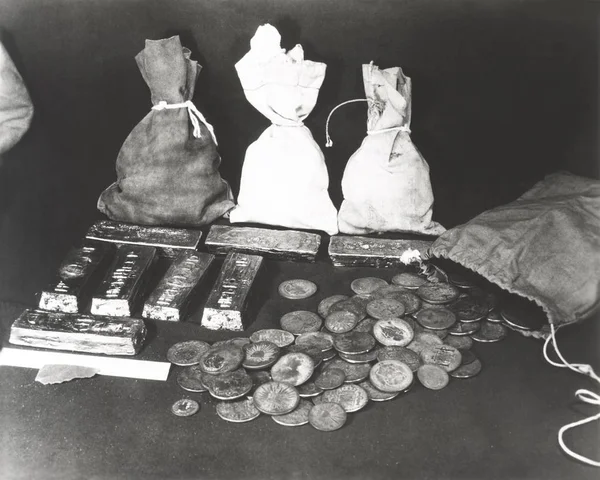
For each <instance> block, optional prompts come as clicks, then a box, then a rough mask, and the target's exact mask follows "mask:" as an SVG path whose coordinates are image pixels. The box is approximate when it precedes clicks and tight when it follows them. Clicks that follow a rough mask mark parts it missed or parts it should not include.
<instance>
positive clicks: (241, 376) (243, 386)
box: [207, 369, 253, 400]
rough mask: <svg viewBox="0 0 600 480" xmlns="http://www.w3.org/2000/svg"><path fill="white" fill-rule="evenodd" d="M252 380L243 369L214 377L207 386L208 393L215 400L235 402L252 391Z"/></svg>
mask: <svg viewBox="0 0 600 480" xmlns="http://www.w3.org/2000/svg"><path fill="white" fill-rule="evenodd" d="M252 386H253V383H252V378H250V376H249V375H248V374H247V373H246V372H245V371H244V369H239V370H236V371H235V372H228V373H220V374H218V375H214V378H213V379H212V381H211V382H210V383H209V384H208V385H207V387H208V392H209V393H210V394H211V396H213V397H214V398H216V399H217V400H235V399H237V398H240V397H243V396H244V395H246V394H247V393H248V392H250V390H252Z"/></svg>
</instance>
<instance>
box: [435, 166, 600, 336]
mask: <svg viewBox="0 0 600 480" xmlns="http://www.w3.org/2000/svg"><path fill="white" fill-rule="evenodd" d="M431 253H432V254H433V255H434V256H437V257H443V258H448V259H450V260H452V261H454V262H457V263H460V264H461V265H463V266H465V267H467V268H469V269H471V270H473V271H475V272H477V273H479V274H480V275H482V276H483V277H485V278H487V279H488V280H489V281H491V282H493V283H495V284H497V285H498V286H500V287H502V288H503V289H505V290H508V291H509V292H511V293H515V294H517V295H520V296H522V297H525V298H528V299H529V300H532V301H534V302H535V303H536V304H537V305H539V306H540V307H542V308H543V309H544V311H545V312H546V314H547V315H548V319H549V321H550V322H551V323H552V324H553V325H554V326H557V327H558V326H560V325H566V324H569V323H574V322H577V321H580V320H583V319H585V318H586V317H588V316H590V315H591V314H592V313H594V312H595V311H597V310H598V308H600V181H598V180H592V179H588V178H583V177H578V176H575V175H571V174H568V173H555V174H553V175H549V176H548V177H546V178H545V179H544V180H542V181H541V182H539V183H538V184H536V185H535V186H534V187H533V188H532V189H531V190H529V191H528V192H526V193H525V194H524V195H522V196H521V197H520V198H518V199H517V200H515V201H514V202H512V203H509V204H508V205H503V206H501V207H497V208H494V209H492V210H489V211H487V212H484V213H482V214H481V215H478V216H477V217H475V218H474V219H473V220H471V221H470V222H468V223H466V224H464V225H460V226H458V227H456V228H453V229H451V230H448V231H447V232H445V233H444V234H443V235H442V236H441V237H439V238H438V239H437V240H436V241H435V242H434V244H433V246H432V248H431Z"/></svg>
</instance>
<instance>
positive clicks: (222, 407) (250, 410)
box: [217, 398, 260, 423]
mask: <svg viewBox="0 0 600 480" xmlns="http://www.w3.org/2000/svg"><path fill="white" fill-rule="evenodd" d="M217 415H218V416H219V417H221V418H222V419H223V420H226V421H228V422H233V423H243V422H249V421H251V420H254V419H255V418H256V417H258V416H259V415H260V412H259V411H258V409H257V408H256V407H255V406H254V401H253V400H252V399H251V398H244V399H243V400H234V401H230V402H219V403H217Z"/></svg>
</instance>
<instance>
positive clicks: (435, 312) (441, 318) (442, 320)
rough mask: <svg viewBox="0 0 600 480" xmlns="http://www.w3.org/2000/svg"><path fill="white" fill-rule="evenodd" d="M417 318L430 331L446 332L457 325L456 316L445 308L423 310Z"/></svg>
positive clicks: (417, 314) (416, 315) (418, 313)
mask: <svg viewBox="0 0 600 480" xmlns="http://www.w3.org/2000/svg"><path fill="white" fill-rule="evenodd" d="M415 318H416V319H417V322H419V323H420V324H421V325H422V326H423V327H425V328H429V329H430V330H445V329H447V328H450V327H451V326H452V325H454V324H455V323H456V315H454V313H453V312H451V311H450V310H448V309H447V308H444V307H437V308H423V309H421V310H419V311H418V312H417V313H416V314H415Z"/></svg>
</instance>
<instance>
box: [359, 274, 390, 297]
mask: <svg viewBox="0 0 600 480" xmlns="http://www.w3.org/2000/svg"><path fill="white" fill-rule="evenodd" d="M386 285H388V282H386V281H385V280H384V279H383V278H377V277H364V278H357V279H356V280H353V281H352V283H351V284H350V288H351V289H352V291H353V292H354V293H357V294H359V295H360V294H362V293H372V292H374V291H375V290H377V289H378V288H381V287H385V286H386Z"/></svg>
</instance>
